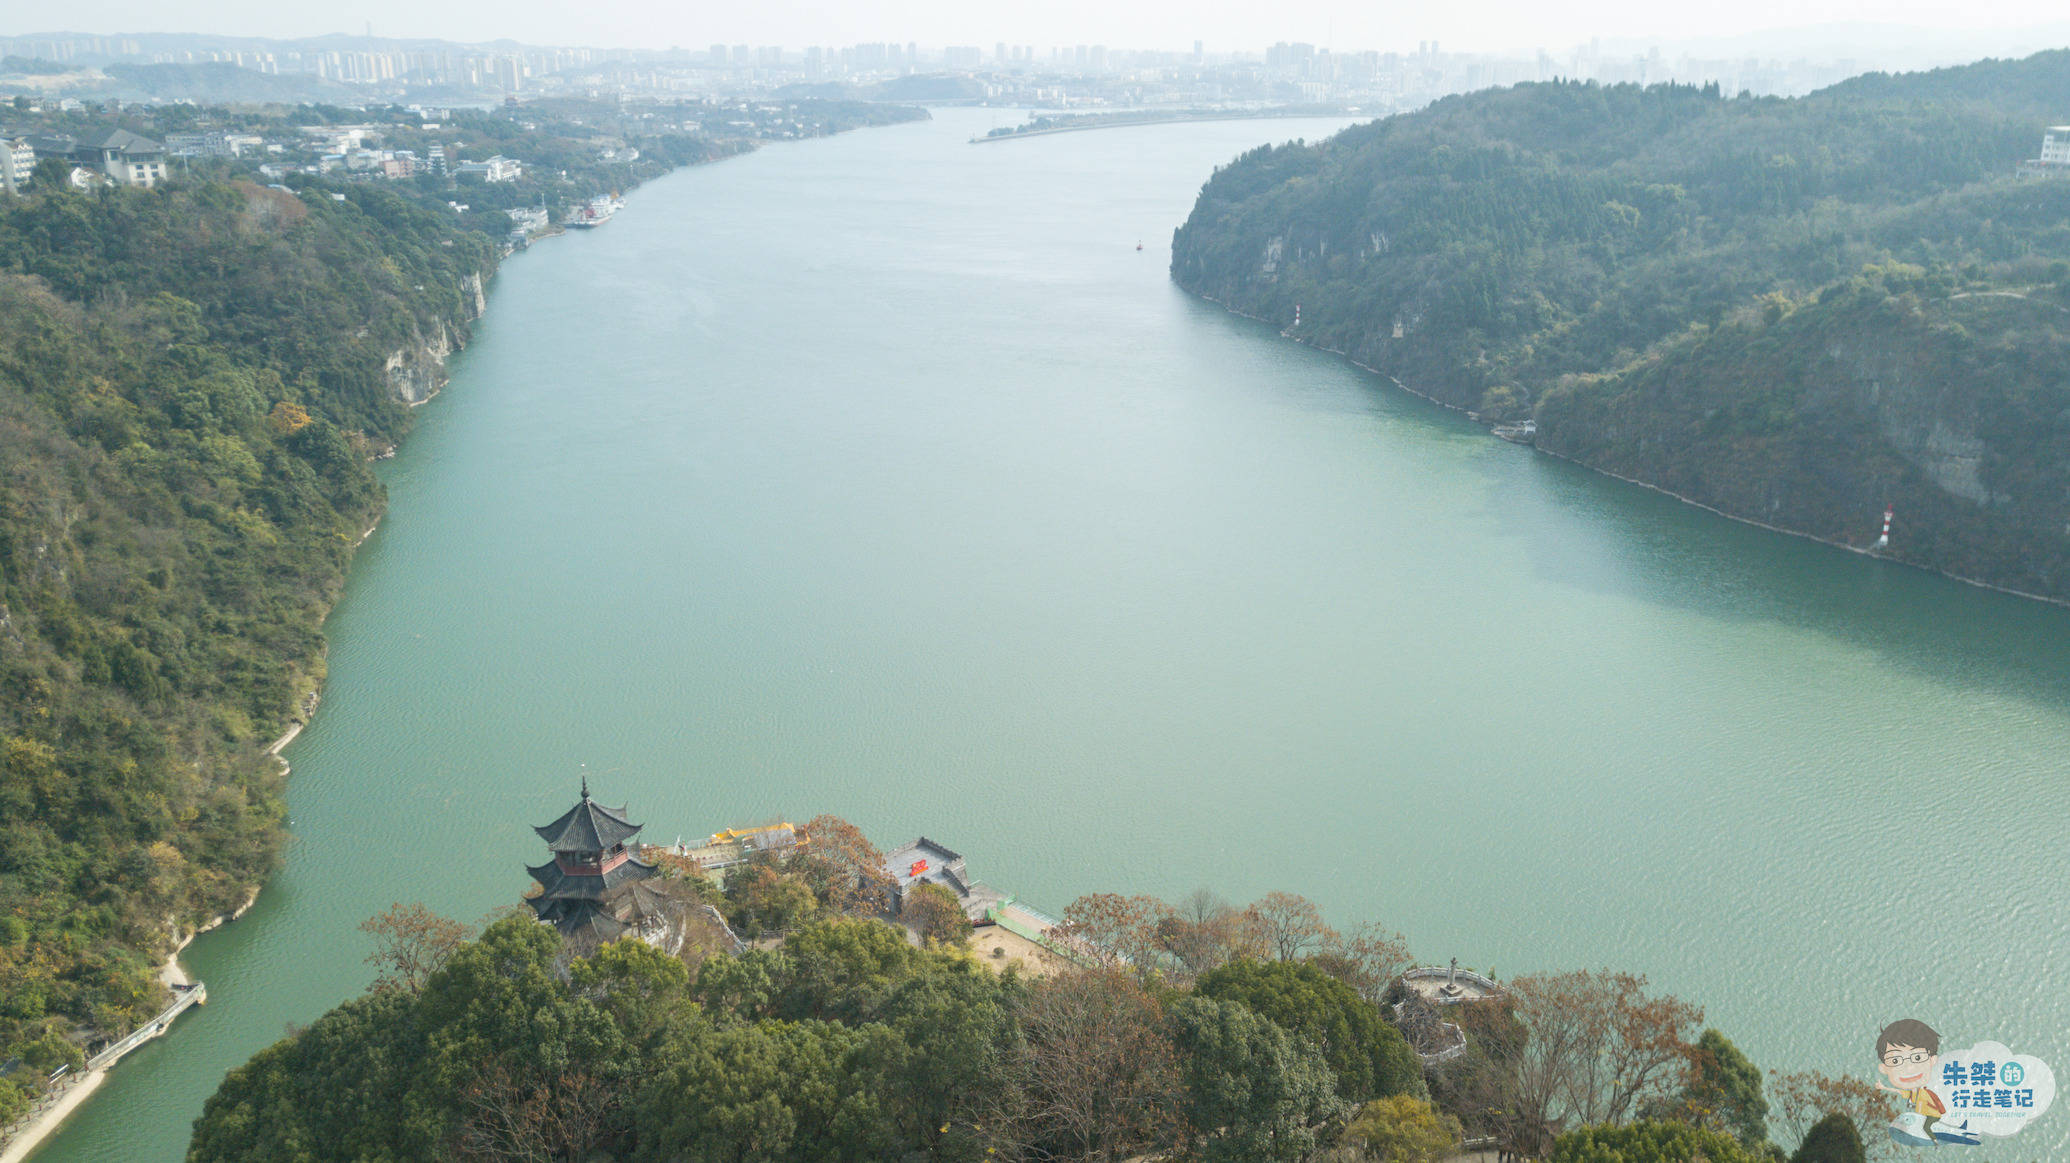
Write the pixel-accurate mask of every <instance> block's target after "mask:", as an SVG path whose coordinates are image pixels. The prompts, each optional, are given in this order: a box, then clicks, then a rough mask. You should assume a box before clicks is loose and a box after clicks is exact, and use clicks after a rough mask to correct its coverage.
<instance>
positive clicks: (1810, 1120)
mask: <svg viewBox="0 0 2070 1163" xmlns="http://www.w3.org/2000/svg"><path fill="white" fill-rule="evenodd" d="M1768 1083H1769V1085H1768V1093H1769V1094H1770V1095H1771V1096H1773V1099H1774V1109H1775V1116H1776V1122H1777V1124H1778V1126H1779V1137H1780V1138H1781V1139H1783V1140H1784V1141H1786V1142H1787V1141H1797V1142H1800V1143H1801V1142H1802V1141H1803V1140H1805V1139H1807V1138H1809V1136H1810V1131H1811V1128H1812V1127H1813V1126H1814V1125H1815V1124H1817V1123H1818V1122H1819V1121H1820V1120H1822V1119H1824V1118H1826V1117H1827V1116H1829V1115H1835V1114H1839V1115H1845V1116H1846V1117H1847V1119H1848V1121H1849V1122H1852V1123H1853V1124H1854V1125H1855V1126H1856V1127H1857V1128H1860V1127H1883V1126H1886V1125H1888V1124H1889V1123H1890V1121H1891V1119H1892V1118H1894V1117H1896V1115H1897V1110H1896V1108H1895V1106H1894V1105H1893V1104H1892V1102H1891V1097H1890V1094H1889V1093H1888V1092H1886V1091H1882V1090H1878V1089H1876V1087H1875V1086H1873V1085H1872V1084H1870V1083H1867V1082H1864V1081H1862V1080H1861V1079H1859V1078H1849V1077H1847V1076H1845V1075H1830V1074H1820V1073H1818V1072H1817V1071H1811V1070H1807V1071H1802V1072H1800V1073H1796V1074H1783V1073H1781V1072H1779V1071H1770V1072H1769V1075H1768ZM1863 1147H1864V1149H1866V1150H1867V1151H1868V1153H1869V1155H1870V1157H1871V1158H1885V1157H1888V1156H1891V1155H1894V1154H1896V1148H1897V1145H1896V1144H1895V1143H1894V1142H1892V1141H1891V1139H1890V1136H1888V1135H1883V1134H1872V1135H1870V1136H1868V1137H1867V1138H1866V1139H1865V1140H1863Z"/></svg>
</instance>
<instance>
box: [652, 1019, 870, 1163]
mask: <svg viewBox="0 0 2070 1163" xmlns="http://www.w3.org/2000/svg"><path fill="white" fill-rule="evenodd" d="M884 1036H885V1031H883V1029H882V1028H881V1027H865V1028H863V1029H850V1028H848V1027H846V1026H841V1025H836V1024H833V1023H830V1022H816V1021H806V1022H783V1021H772V1022H757V1023H754V1024H752V1025H739V1026H728V1027H724V1028H719V1029H707V1030H699V1029H694V1028H692V1029H687V1030H686V1031H685V1032H684V1035H683V1036H682V1037H681V1038H679V1039H678V1040H677V1041H676V1042H675V1043H673V1044H672V1045H670V1046H669V1047H667V1048H666V1049H664V1050H663V1051H662V1052H661V1053H660V1054H659V1055H657V1057H656V1059H655V1060H654V1061H653V1062H652V1063H651V1064H650V1065H649V1068H648V1070H647V1071H646V1072H645V1075H644V1078H643V1079H642V1080H641V1081H640V1082H639V1084H638V1087H637V1090H636V1092H635V1094H634V1096H633V1098H632V1107H633V1117H632V1128H633V1134H634V1135H635V1137H636V1138H637V1140H638V1143H639V1150H638V1152H637V1157H639V1158H641V1159H651V1160H673V1159H694V1160H700V1161H706V1163H765V1161H766V1163H818V1161H821V1160H837V1161H838V1160H854V1161H856V1163H862V1161H865V1160H877V1159H883V1158H887V1157H896V1156H897V1154H898V1151H897V1148H896V1147H895V1145H894V1144H893V1141H892V1138H891V1134H890V1128H889V1127H888V1125H887V1123H886V1121H885V1119H884V1117H883V1109H884V1105H885V1104H884V1094H883V1091H882V1087H881V1085H880V1083H879V1081H878V1079H877V1077H876V1076H875V1074H874V1073H873V1072H872V1071H871V1070H870V1069H869V1068H868V1065H867V1062H868V1060H869V1057H870V1055H871V1047H872V1045H873V1044H874V1043H875V1042H877V1041H878V1040H880V1039H882V1038H883V1037H884Z"/></svg>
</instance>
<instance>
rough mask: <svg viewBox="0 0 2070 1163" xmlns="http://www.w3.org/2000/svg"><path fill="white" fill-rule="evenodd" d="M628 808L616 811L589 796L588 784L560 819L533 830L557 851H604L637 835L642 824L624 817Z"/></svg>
mask: <svg viewBox="0 0 2070 1163" xmlns="http://www.w3.org/2000/svg"><path fill="white" fill-rule="evenodd" d="M625 811H626V810H625V809H624V808H618V809H616V810H613V809H611V808H607V807H605V806H604V805H602V804H600V803H598V802H596V801H595V800H593V799H590V798H589V788H588V786H587V785H586V784H585V786H584V787H583V789H582V799H581V800H579V801H577V802H576V804H575V806H574V807H572V808H569V809H568V810H567V811H566V812H564V813H562V814H561V818H560V819H558V820H555V821H554V822H553V823H551V824H545V825H542V826H539V827H536V828H533V829H532V830H533V831H534V832H537V833H539V838H540V839H542V840H544V841H546V846H547V847H548V848H551V849H553V850H554V851H555V852H603V851H606V850H608V849H610V848H611V847H612V846H613V845H617V844H623V843H624V842H626V841H627V840H630V839H632V838H633V837H634V836H636V835H638V834H639V832H640V829H641V828H642V827H644V825H641V824H635V823H633V822H632V821H630V820H627V819H626V818H625Z"/></svg>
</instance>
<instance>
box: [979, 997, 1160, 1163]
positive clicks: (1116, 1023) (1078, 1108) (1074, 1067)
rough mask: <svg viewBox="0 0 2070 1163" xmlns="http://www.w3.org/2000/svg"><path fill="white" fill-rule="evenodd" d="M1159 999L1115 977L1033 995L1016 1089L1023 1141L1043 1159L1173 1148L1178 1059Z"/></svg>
mask: <svg viewBox="0 0 2070 1163" xmlns="http://www.w3.org/2000/svg"><path fill="white" fill-rule="evenodd" d="M1162 1017H1163V1014H1162V1010H1161V1008H1160V1007H1159V1005H1158V1003H1157V999H1156V998H1154V997H1152V996H1151V995H1150V994H1149V993H1147V992H1145V990H1144V989H1143V986H1142V985H1141V983H1139V982H1138V981H1137V980H1136V979H1135V978H1134V977H1133V976H1132V975H1130V974H1127V973H1124V972H1120V971H1118V970H1115V969H1107V968H1100V969H1086V970H1079V971H1076V972H1071V973H1063V974H1059V975H1057V976H1055V977H1051V978H1047V979H1045V980H1042V981H1038V982H1035V983H1034V984H1032V985H1030V986H1029V987H1028V991H1027V993H1026V995H1025V996H1024V997H1023V998H1022V999H1021V1003H1020V1006H1019V1009H1018V1018H1019V1022H1020V1028H1021V1034H1022V1037H1023V1039H1024V1042H1023V1046H1022V1049H1021V1051H1020V1053H1018V1054H1017V1055H1015V1059H1014V1064H1013V1072H1012V1084H1013V1089H1014V1092H1015V1094H1014V1097H1015V1103H1014V1106H1015V1115H1016V1119H1017V1123H1018V1126H1019V1133H1018V1136H1017V1137H1018V1138H1019V1139H1020V1140H1021V1142H1022V1143H1023V1144H1024V1145H1025V1146H1026V1147H1027V1148H1028V1149H1029V1151H1030V1153H1032V1154H1034V1155H1035V1156H1036V1157H1038V1158H1048V1159H1071V1160H1101V1161H1107V1160H1116V1159H1124V1158H1127V1157H1128V1156H1130V1155H1136V1154H1141V1153H1143V1152H1145V1151H1148V1150H1152V1149H1155V1148H1158V1147H1162V1146H1164V1145H1166V1144H1168V1143H1169V1142H1170V1141H1171V1138H1172V1136H1173V1134H1174V1132H1175V1129H1176V1126H1177V1120H1178V1103H1179V1099H1180V1095H1181V1091H1180V1087H1179V1073H1178V1064H1177V1054H1176V1051H1175V1050H1174V1049H1173V1046H1172V1042H1171V1038H1170V1036H1169V1035H1168V1034H1167V1033H1166V1031H1165V1029H1164V1026H1163V1022H1162Z"/></svg>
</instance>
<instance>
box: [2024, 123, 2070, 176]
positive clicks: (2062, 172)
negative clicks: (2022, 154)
mask: <svg viewBox="0 0 2070 1163" xmlns="http://www.w3.org/2000/svg"><path fill="white" fill-rule="evenodd" d="M2019 175H2020V176H2021V177H2023V178H2070V125H2051V126H2049V127H2048V128H2047V129H2045V130H2043V131H2042V134H2041V156H2040V157H2037V158H2034V159H2033V160H2031V161H2024V162H2021V163H2020V168H2019Z"/></svg>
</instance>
